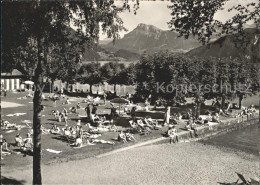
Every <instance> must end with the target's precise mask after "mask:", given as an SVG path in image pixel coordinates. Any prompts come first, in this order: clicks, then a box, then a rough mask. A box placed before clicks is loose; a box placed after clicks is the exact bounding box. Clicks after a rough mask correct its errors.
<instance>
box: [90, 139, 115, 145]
mask: <svg viewBox="0 0 260 185" xmlns="http://www.w3.org/2000/svg"><path fill="white" fill-rule="evenodd" d="M90 143H92V144H94V143H103V144H110V145H114V144H115V142H113V141H105V140H103V139H91V140H90Z"/></svg>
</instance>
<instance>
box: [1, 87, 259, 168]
mask: <svg viewBox="0 0 260 185" xmlns="http://www.w3.org/2000/svg"><path fill="white" fill-rule="evenodd" d="M26 94H27V93H26V92H19V93H11V92H9V93H8V94H7V97H3V98H2V101H3V102H11V103H17V104H21V105H24V106H19V107H18V106H15V107H5V108H3V107H2V111H1V116H2V119H4V120H8V121H9V122H11V123H16V124H18V125H24V124H23V123H22V121H24V120H29V121H31V122H32V118H33V104H32V98H27V99H18V98H19V97H23V96H25V95H26ZM253 98H255V97H253ZM70 99H71V103H72V104H70V105H64V104H62V103H64V102H65V99H64V100H60V101H57V107H53V103H52V101H43V103H42V104H43V105H44V106H45V109H44V111H43V112H42V116H43V117H42V126H43V127H45V128H47V129H50V128H51V127H52V126H53V124H54V123H55V124H56V125H57V126H59V127H60V128H63V127H64V126H65V124H64V122H61V123H58V122H57V121H56V120H54V116H53V115H52V110H59V111H62V110H63V108H64V107H65V108H67V109H69V108H70V107H72V106H75V105H76V104H77V102H82V100H83V98H70ZM250 101H252V100H250ZM255 101H256V99H254V102H255ZM258 102H259V101H258ZM81 105H82V109H80V110H79V111H78V113H76V114H75V113H69V116H68V118H69V121H68V123H69V126H75V125H76V123H77V121H78V120H79V119H80V117H79V116H78V115H83V116H84V115H86V113H85V111H84V108H85V106H86V104H85V103H81ZM186 109H187V106H183V107H181V108H179V107H178V108H173V109H172V110H171V112H178V111H180V112H183V111H185V110H186ZM205 109H207V107H205ZM14 113H26V114H25V115H20V116H13V117H8V116H6V115H8V114H14ZM98 114H110V105H109V103H107V106H104V105H102V106H99V107H98ZM148 114H149V115H151V116H152V117H153V118H157V119H162V118H163V116H164V115H163V113H144V112H139V113H137V117H143V116H146V115H148ZM222 119H224V118H222ZM129 120H130V118H118V119H116V120H115V124H116V125H117V126H118V128H119V130H124V129H126V128H127V127H128V121H129ZM185 124H186V123H185V121H183V120H182V121H178V125H177V130H178V131H180V130H181V128H183V127H184V125H185ZM29 125H30V126H32V123H29ZM82 125H83V129H84V130H85V129H87V127H86V126H85V124H84V122H83V123H82ZM166 130H167V127H163V128H162V129H161V130H153V131H152V134H150V135H148V136H140V135H139V134H135V138H136V140H137V141H136V142H135V143H138V142H142V141H147V140H150V139H152V138H159V137H161V136H162V134H163V133H164V132H165V131H166ZM18 132H19V133H20V134H21V136H22V137H23V138H24V137H25V136H26V133H28V128H23V129H22V130H20V131H14V132H11V133H6V132H5V131H2V134H3V136H4V138H5V139H6V140H7V142H8V143H10V144H11V146H10V147H9V148H10V149H11V150H12V151H19V148H17V147H15V146H13V145H12V143H14V137H15V135H16V134H17V133H18ZM117 135H118V133H117V132H107V133H104V134H102V136H101V137H99V138H98V139H104V140H108V141H113V139H114V138H117ZM132 144H133V142H131V143H125V144H123V143H119V142H117V141H115V145H109V144H96V145H93V146H85V147H83V148H77V149H76V148H73V147H71V146H69V145H68V143H67V141H66V139H65V138H64V137H63V136H62V135H53V134H46V135H42V149H43V151H42V162H43V163H44V164H50V163H53V162H60V161H68V160H76V159H82V158H87V157H93V156H96V155H98V154H101V153H104V152H108V151H111V150H113V149H117V148H121V147H124V146H129V145H132ZM48 148H49V149H54V150H59V151H62V152H61V153H59V154H54V153H50V152H48V151H46V149H48ZM28 165H32V156H28V155H27V156H24V155H23V154H15V153H14V154H12V155H9V156H4V160H2V166H3V168H4V170H12V169H14V168H19V167H21V168H24V166H28Z"/></svg>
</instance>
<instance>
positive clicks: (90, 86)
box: [89, 84, 92, 95]
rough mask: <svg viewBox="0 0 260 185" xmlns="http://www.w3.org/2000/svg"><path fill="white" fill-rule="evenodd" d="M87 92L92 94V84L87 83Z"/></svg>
mask: <svg viewBox="0 0 260 185" xmlns="http://www.w3.org/2000/svg"><path fill="white" fill-rule="evenodd" d="M89 94H90V95H92V84H90V85H89Z"/></svg>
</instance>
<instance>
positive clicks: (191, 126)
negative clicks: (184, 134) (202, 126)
mask: <svg viewBox="0 0 260 185" xmlns="http://www.w3.org/2000/svg"><path fill="white" fill-rule="evenodd" d="M190 128H191V130H193V131H194V135H195V137H197V136H198V134H197V125H196V123H194V122H193V123H191V125H190Z"/></svg>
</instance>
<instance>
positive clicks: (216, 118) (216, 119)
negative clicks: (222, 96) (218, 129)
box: [212, 113, 219, 123]
mask: <svg viewBox="0 0 260 185" xmlns="http://www.w3.org/2000/svg"><path fill="white" fill-rule="evenodd" d="M212 122H216V123H219V115H218V113H215V114H214V115H213V116H212Z"/></svg>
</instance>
